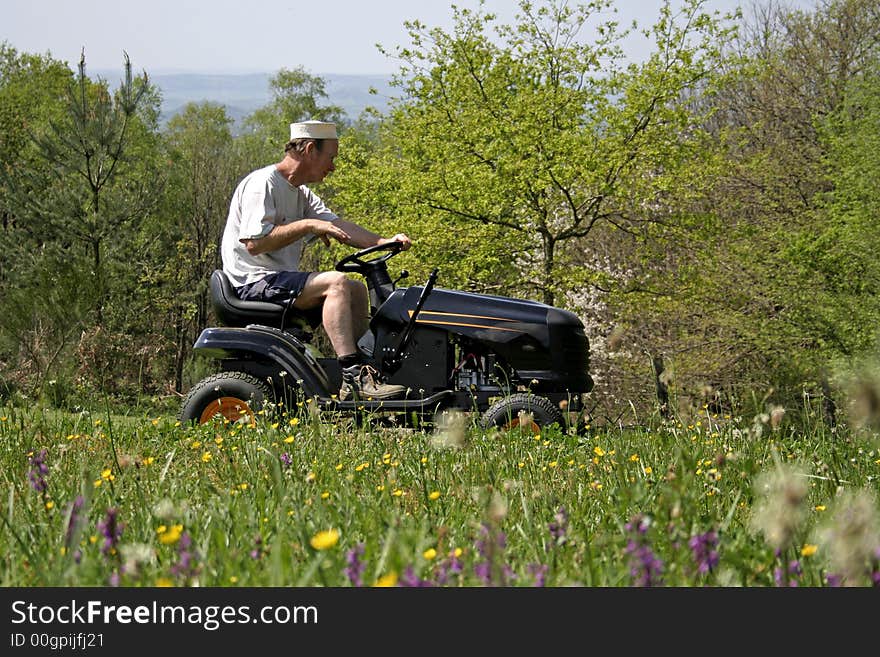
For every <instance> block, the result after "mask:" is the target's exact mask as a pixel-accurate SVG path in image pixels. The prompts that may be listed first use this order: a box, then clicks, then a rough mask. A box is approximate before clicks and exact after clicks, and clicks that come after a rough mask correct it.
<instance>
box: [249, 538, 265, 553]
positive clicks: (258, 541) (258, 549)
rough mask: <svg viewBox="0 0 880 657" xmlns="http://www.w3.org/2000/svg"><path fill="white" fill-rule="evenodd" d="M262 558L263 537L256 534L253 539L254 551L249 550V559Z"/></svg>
mask: <svg viewBox="0 0 880 657" xmlns="http://www.w3.org/2000/svg"><path fill="white" fill-rule="evenodd" d="M262 556H263V537H262V536H260V535H259V534H257V535H256V536H255V537H254V549H253V550H251V559H259V558H260V557H262Z"/></svg>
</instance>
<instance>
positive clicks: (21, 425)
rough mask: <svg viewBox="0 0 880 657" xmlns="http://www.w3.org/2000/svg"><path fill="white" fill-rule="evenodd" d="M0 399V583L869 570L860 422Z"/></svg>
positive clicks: (597, 582) (822, 578)
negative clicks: (157, 412)
mask: <svg viewBox="0 0 880 657" xmlns="http://www.w3.org/2000/svg"><path fill="white" fill-rule="evenodd" d="M380 420H381V418H370V417H368V418H366V420H365V421H364V422H363V423H362V424H360V425H357V424H354V423H353V422H352V420H351V419H350V418H345V417H333V416H329V415H326V414H319V413H318V412H316V411H315V410H314V409H313V407H312V405H311V404H308V403H306V404H305V405H301V406H298V407H294V408H285V407H283V406H281V407H279V408H276V409H274V410H271V411H269V412H266V413H265V414H263V415H261V416H260V417H259V418H258V421H257V422H256V423H255V424H254V425H248V424H245V423H239V424H229V423H226V424H218V425H214V426H208V425H206V426H201V427H185V426H181V425H180V424H179V423H177V422H176V421H175V420H174V418H173V417H164V416H156V417H134V416H125V415H121V416H120V415H110V414H107V413H102V412H100V411H97V410H93V411H83V412H80V413H78V414H65V413H57V412H49V411H47V410H46V409H42V408H39V407H28V406H16V407H7V408H3V409H0V482H2V485H3V492H4V495H3V498H2V499H3V505H2V523H0V527H2V529H0V551H2V560H3V568H2V571H0V573H2V574H0V584H2V585H3V586H94V585H99V586H105V585H118V586H156V585H159V586H163V585H169V586H193V585H199V586H343V587H345V586H374V585H380V586H381V585H398V586H415V585H433V586H468V587H470V586H615V587H616V586H676V587H677V586H793V585H800V586H838V585H852V586H870V585H876V584H877V583H878V582H880V579H878V559H880V552H878V549H880V521H878V503H877V500H876V498H875V496H874V492H875V491H876V487H877V476H878V473H880V454H878V449H877V443H876V442H875V439H874V434H861V433H859V432H855V431H850V430H847V429H845V428H837V429H836V430H830V429H828V428H826V427H824V426H823V425H821V423H817V424H816V425H815V426H811V427H809V428H808V430H806V431H805V430H802V429H801V428H799V427H796V426H791V425H788V424H786V422H785V419H784V416H782V415H780V416H778V417H776V416H773V417H771V416H770V415H769V414H768V415H766V416H758V417H755V418H741V417H723V416H722V417H719V416H715V415H712V414H710V413H709V412H708V411H706V410H705V409H704V410H703V412H702V413H701V414H700V415H699V416H697V417H696V419H694V420H692V421H691V423H690V424H682V423H681V422H679V421H674V420H673V421H664V422H659V421H658V422H656V423H654V424H652V425H651V426H644V427H639V428H629V429H609V428H595V427H587V428H586V430H582V431H581V432H579V433H578V432H575V431H573V430H566V429H565V428H558V427H555V426H554V427H550V428H545V429H544V431H543V432H542V433H541V434H540V435H534V434H531V433H520V432H518V431H517V432H511V433H501V432H498V431H490V432H487V431H485V430H480V429H478V428H476V427H475V426H474V425H473V423H472V422H471V421H470V420H469V419H468V418H467V417H464V416H446V417H444V418H440V421H438V422H437V423H436V429H434V430H430V429H428V430H424V431H415V430H410V429H405V428H397V427H395V426H393V424H389V423H388V422H387V421H380Z"/></svg>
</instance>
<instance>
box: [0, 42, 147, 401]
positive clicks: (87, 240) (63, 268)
mask: <svg viewBox="0 0 880 657" xmlns="http://www.w3.org/2000/svg"><path fill="white" fill-rule="evenodd" d="M65 91H66V94H65V96H64V98H63V101H62V102H61V103H57V100H56V103H57V104H58V106H59V107H60V108H61V110H62V111H61V112H60V113H59V114H57V115H55V116H53V117H51V118H50V119H49V120H48V121H46V122H45V123H44V124H43V125H40V124H35V125H34V128H37V129H35V130H33V131H32V134H30V135H29V137H30V138H31V142H30V144H31V145H30V147H29V148H30V150H29V151H26V152H29V153H31V154H32V157H31V158H30V159H29V160H28V161H27V162H26V163H25V165H24V166H22V167H20V168H15V169H13V168H10V167H4V170H3V182H4V188H5V189H6V190H7V192H8V193H6V194H5V196H4V198H5V202H6V206H7V208H8V209H7V213H8V214H9V215H10V216H12V217H14V220H13V222H12V230H10V231H9V232H7V234H6V235H5V237H6V238H8V241H9V242H17V244H16V249H15V250H14V251H13V252H14V253H15V254H16V255H15V263H16V264H15V266H16V272H15V277H14V278H15V280H14V282H13V281H10V287H11V288H14V291H15V293H16V294H15V295H13V296H15V297H16V299H17V296H18V292H21V293H24V294H26V295H27V293H30V294H29V295H28V296H26V298H31V297H33V299H34V301H31V302H30V303H29V304H27V305H26V306H25V307H26V308H29V309H30V310H33V311H35V312H34V314H33V315H32V317H31V319H30V326H31V328H30V329H28V328H27V326H28V325H27V323H23V322H19V321H17V320H16V321H15V322H14V323H10V324H9V325H8V326H7V328H8V329H9V330H10V331H11V334H12V335H17V336H18V337H19V338H24V337H26V336H28V335H32V336H34V337H35V338H36V336H40V335H42V336H44V337H43V339H40V340H39V341H41V342H43V344H42V345H41V346H38V347H35V348H34V349H31V350H30V351H29V353H30V358H31V360H33V362H34V363H36V364H37V367H36V369H37V370H38V372H39V375H40V378H39V380H43V379H45V377H46V376H47V374H48V373H49V368H50V366H51V364H52V363H53V362H56V361H57V363H58V364H57V367H61V366H62V365H61V360H59V358H60V356H61V355H62V354H64V355H65V356H67V358H65V359H64V363H67V364H69V361H70V358H69V356H71V354H70V353H69V351H66V349H65V347H66V346H67V340H68V339H69V338H70V337H72V336H74V335H78V336H80V341H79V344H78V346H77V348H78V350H79V357H80V358H82V357H83V356H84V355H87V354H89V353H91V354H96V353H98V354H101V353H103V354H104V355H107V354H109V353H111V351H110V349H109V348H108V345H109V343H110V342H111V340H110V338H109V334H108V333H107V332H106V331H109V332H112V331H120V332H121V333H122V334H127V329H129V328H130V325H128V326H126V325H125V321H126V316H127V309H128V308H129V306H128V305H126V304H115V305H114V304H113V303H112V296H113V294H115V293H117V292H118V293H119V294H121V295H125V294H126V292H127V291H128V288H127V286H126V280H128V279H129V278H130V277H128V276H126V275H125V273H122V274H121V273H120V268H122V269H123V270H124V269H125V267H126V266H127V263H128V262H130V260H129V259H128V258H127V257H126V255H127V251H128V250H129V249H130V244H131V242H132V240H130V239H128V238H129V237H130V236H132V235H133V233H132V232H130V230H131V225H132V223H133V222H134V221H135V220H137V219H143V218H144V217H145V216H147V213H148V211H149V209H150V208H151V207H152V205H153V204H154V203H155V200H156V199H157V198H158V197H159V192H160V190H161V173H162V172H161V168H159V167H157V166H155V165H156V161H155V158H154V155H155V148H154V144H153V143H152V142H151V139H150V135H151V131H152V130H154V129H155V126H156V120H157V117H158V109H157V105H158V99H157V96H156V94H155V91H154V90H152V89H151V88H150V87H149V84H148V80H147V78H146V75H144V76H143V77H141V78H139V79H137V80H135V79H134V78H133V77H132V74H131V65H130V62H129V61H128V57H127V56H126V58H125V66H124V79H123V81H122V83H121V84H120V86H119V88H118V89H117V91H116V93H115V95H113V94H111V92H110V90H109V89H108V86H107V84H106V82H104V81H103V80H99V81H98V82H97V83H95V82H92V81H91V80H90V79H89V78H88V77H87V76H86V71H85V56H84V55H83V56H82V57H81V59H80V63H79V67H78V75H77V76H76V78H75V79H70V76H69V73H68V84H67V85H66V89H65ZM39 299H42V300H44V301H48V300H49V299H51V300H52V305H51V307H45V308H43V307H41V305H40V304H41V302H40V301H38V300H39ZM123 299H125V300H126V301H127V298H126V297H125V296H123ZM10 300H11V299H10ZM17 300H18V301H21V299H17ZM111 308H112V309H114V312H113V313H112V314H111V313H109V311H110V309H111ZM89 314H91V317H89ZM10 322H12V320H11V319H10ZM47 327H48V328H47ZM47 338H48V339H47ZM47 342H48V343H50V344H51V346H48V345H47V344H46V343H47ZM102 342H103V349H102ZM47 347H48V348H47ZM41 351H45V352H46V353H54V354H56V356H55V357H53V358H52V359H49V360H45V359H42V358H37V356H38V354H40V353H41ZM37 361H40V362H39V363H38V362H37ZM122 362H126V361H122ZM68 373H70V372H68ZM87 374H88V375H91V376H94V377H97V378H99V379H102V380H104V377H107V379H106V380H108V381H111V382H112V381H115V380H116V378H115V377H114V376H113V372H112V371H111V370H109V369H107V368H105V367H98V368H91V369H90V370H89V371H88V372H87ZM39 380H38V385H39Z"/></svg>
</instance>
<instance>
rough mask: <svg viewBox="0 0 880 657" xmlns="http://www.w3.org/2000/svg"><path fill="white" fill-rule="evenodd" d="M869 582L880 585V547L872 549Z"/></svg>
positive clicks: (876, 585)
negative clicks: (872, 555) (872, 556)
mask: <svg viewBox="0 0 880 657" xmlns="http://www.w3.org/2000/svg"><path fill="white" fill-rule="evenodd" d="M871 584H872V585H873V586H875V587H880V547H878V548H877V549H875V550H874V558H873V559H872V561H871Z"/></svg>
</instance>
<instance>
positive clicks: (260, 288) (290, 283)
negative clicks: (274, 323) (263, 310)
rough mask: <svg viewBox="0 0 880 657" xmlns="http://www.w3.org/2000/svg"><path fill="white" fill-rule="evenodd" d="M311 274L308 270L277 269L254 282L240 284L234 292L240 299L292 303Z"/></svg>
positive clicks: (282, 303)
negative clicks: (277, 270)
mask: <svg viewBox="0 0 880 657" xmlns="http://www.w3.org/2000/svg"><path fill="white" fill-rule="evenodd" d="M311 275H312V272H308V271H279V272H275V273H274V274H269V275H268V276H266V277H265V278H262V279H260V280H258V281H256V282H255V283H248V284H247V285H242V286H241V287H239V288H236V290H235V293H236V294H238V298H239V299H241V300H242V301H269V302H270V303H277V304H280V305H282V306H283V305H286V304H287V303H293V301H294V299H296V298H297V297H298V296H299V295H300V293H301V292H302V291H303V288H304V287H305V286H306V281H308V280H309V276H311Z"/></svg>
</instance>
